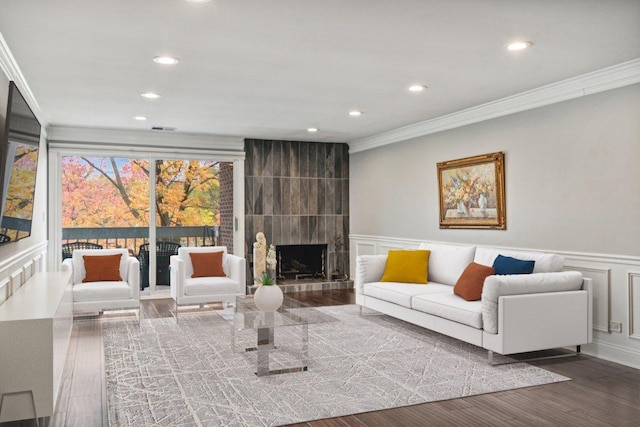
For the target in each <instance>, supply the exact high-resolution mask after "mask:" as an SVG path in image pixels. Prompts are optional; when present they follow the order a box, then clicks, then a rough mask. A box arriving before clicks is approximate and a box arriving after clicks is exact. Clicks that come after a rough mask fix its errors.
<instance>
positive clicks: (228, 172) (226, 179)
mask: <svg viewBox="0 0 640 427" xmlns="http://www.w3.org/2000/svg"><path fill="white" fill-rule="evenodd" d="M219 179H220V229H219V232H220V234H219V236H218V244H219V245H220V246H226V247H227V250H228V251H229V253H233V163H232V162H223V163H220V175H219Z"/></svg>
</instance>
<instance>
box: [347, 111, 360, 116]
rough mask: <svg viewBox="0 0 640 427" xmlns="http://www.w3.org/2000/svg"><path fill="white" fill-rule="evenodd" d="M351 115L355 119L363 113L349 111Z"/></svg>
mask: <svg viewBox="0 0 640 427" xmlns="http://www.w3.org/2000/svg"><path fill="white" fill-rule="evenodd" d="M349 115H350V116H354V117H357V116H361V115H362V111H357V110H353V111H349Z"/></svg>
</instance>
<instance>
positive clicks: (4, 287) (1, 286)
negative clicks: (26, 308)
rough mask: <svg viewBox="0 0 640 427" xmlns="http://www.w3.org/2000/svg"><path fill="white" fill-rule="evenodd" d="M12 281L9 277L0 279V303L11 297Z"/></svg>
mask: <svg viewBox="0 0 640 427" xmlns="http://www.w3.org/2000/svg"><path fill="white" fill-rule="evenodd" d="M9 289H10V283H9V279H4V280H2V281H0V305H2V303H3V302H5V301H6V300H8V299H9Z"/></svg>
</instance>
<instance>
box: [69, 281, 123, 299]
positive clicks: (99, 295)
mask: <svg viewBox="0 0 640 427" xmlns="http://www.w3.org/2000/svg"><path fill="white" fill-rule="evenodd" d="M132 295H133V294H132V290H131V286H129V284H128V283H126V282H88V283H78V284H75V285H73V301H74V302H83V301H111V300H121V299H130V298H131V297H132Z"/></svg>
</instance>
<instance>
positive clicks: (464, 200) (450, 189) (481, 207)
mask: <svg viewBox="0 0 640 427" xmlns="http://www.w3.org/2000/svg"><path fill="white" fill-rule="evenodd" d="M438 184H439V192H440V228H493V229H499V230H504V229H506V213H505V202H504V153H502V152H498V153H491V154H484V155H481V156H474V157H467V158H464V159H458V160H450V161H447V162H441V163H438Z"/></svg>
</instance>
